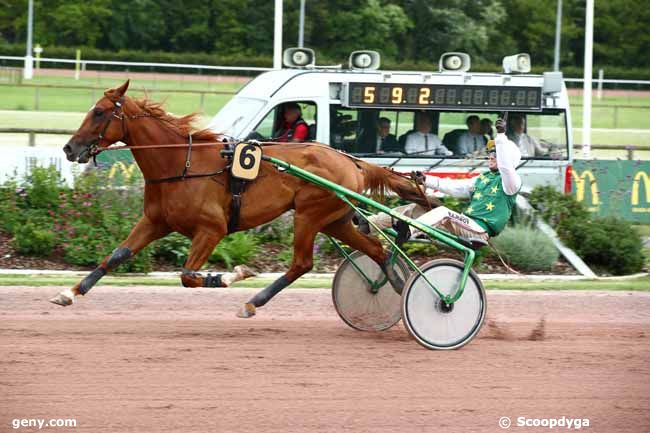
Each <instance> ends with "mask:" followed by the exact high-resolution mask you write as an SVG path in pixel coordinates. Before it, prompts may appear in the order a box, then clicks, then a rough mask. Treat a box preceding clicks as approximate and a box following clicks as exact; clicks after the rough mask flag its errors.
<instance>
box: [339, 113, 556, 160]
mask: <svg viewBox="0 0 650 433" xmlns="http://www.w3.org/2000/svg"><path fill="white" fill-rule="evenodd" d="M500 115H501V114H500V113H496V112H457V111H453V112H451V111H449V112H445V111H402V110H378V109H366V108H361V109H355V108H346V107H342V106H340V105H339V106H331V112H330V128H331V130H330V144H331V145H332V146H333V147H335V148H337V149H340V150H343V151H346V152H348V153H353V154H357V155H363V156H374V155H386V156H388V155H393V154H394V155H395V156H407V157H409V158H432V157H433V158H452V159H453V158H456V159H460V158H463V159H465V158H485V156H486V155H485V145H486V143H487V141H488V140H490V139H493V138H494V135H495V133H496V132H495V130H494V122H496V120H497V119H498V118H499V116H500ZM506 134H507V135H508V137H509V138H510V139H511V140H512V141H513V142H515V144H517V146H518V147H519V149H520V150H521V154H522V157H523V158H528V159H568V158H569V148H568V140H567V128H566V113H565V112H564V111H563V110H553V111H550V110H547V111H543V112H541V113H518V112H509V113H508V127H507V131H506Z"/></svg>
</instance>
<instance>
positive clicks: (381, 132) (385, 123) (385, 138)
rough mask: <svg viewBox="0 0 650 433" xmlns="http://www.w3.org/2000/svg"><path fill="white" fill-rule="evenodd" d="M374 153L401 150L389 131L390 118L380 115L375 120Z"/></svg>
mask: <svg viewBox="0 0 650 433" xmlns="http://www.w3.org/2000/svg"><path fill="white" fill-rule="evenodd" d="M375 144H376V146H375V153H395V152H403V151H404V149H403V148H402V147H400V145H399V143H398V142H397V137H395V134H391V133H390V119H389V118H387V117H380V118H379V120H378V121H377V138H376V139H375Z"/></svg>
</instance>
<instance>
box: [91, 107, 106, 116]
mask: <svg viewBox="0 0 650 433" xmlns="http://www.w3.org/2000/svg"><path fill="white" fill-rule="evenodd" d="M93 113H94V114H95V116H97V117H99V116H101V115H102V114H103V113H104V112H103V111H102V109H101V108H95V110H94V112H93Z"/></svg>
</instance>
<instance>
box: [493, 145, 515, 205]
mask: <svg viewBox="0 0 650 433" xmlns="http://www.w3.org/2000/svg"><path fill="white" fill-rule="evenodd" d="M494 142H495V145H496V149H497V168H498V169H499V173H501V185H502V186H503V191H504V192H505V193H506V194H508V195H512V194H514V193H516V192H517V191H519V188H521V184H522V181H521V177H520V176H519V173H517V165H519V161H521V151H520V150H519V148H518V147H517V145H516V144H515V143H514V142H512V141H510V140H509V139H508V137H506V134H503V133H498V134H497V136H496V138H495V139H494Z"/></svg>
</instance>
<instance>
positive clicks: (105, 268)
mask: <svg viewBox="0 0 650 433" xmlns="http://www.w3.org/2000/svg"><path fill="white" fill-rule="evenodd" d="M168 233H169V228H167V226H166V225H162V224H155V223H153V222H152V221H151V220H150V219H149V218H147V217H146V216H143V217H142V218H141V219H140V221H138V223H137V224H136V225H135V227H133V229H132V230H131V233H130V234H129V237H128V238H127V239H126V240H125V241H124V242H123V243H122V244H121V245H120V246H119V247H118V248H116V249H115V250H114V251H113V252H112V253H111V254H110V255H108V256H106V257H105V258H104V260H103V261H102V262H101V264H100V265H99V266H98V267H97V268H95V270H94V271H92V272H91V273H90V274H88V275H87V276H86V278H84V279H83V280H81V281H80V282H79V283H77V285H75V286H74V287H73V288H71V289H66V290H64V291H62V292H60V293H59V294H58V295H56V296H55V297H54V298H52V299H50V302H52V303H54V304H57V305H62V306H67V305H70V304H72V302H73V301H74V297H75V296H78V295H85V294H86V293H88V291H89V290H90V289H91V288H92V287H93V286H94V285H95V284H97V282H98V281H99V280H100V279H101V278H102V277H103V276H104V275H106V274H107V273H108V272H109V271H111V270H113V269H115V268H116V267H118V266H119V265H121V264H122V263H124V262H126V261H127V260H128V259H130V258H131V257H133V256H134V255H135V254H137V253H138V251H140V250H141V249H142V248H144V247H146V246H147V245H149V244H150V243H151V242H153V241H155V240H156V239H160V238H161V237H163V236H165V235H166V234H168Z"/></svg>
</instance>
